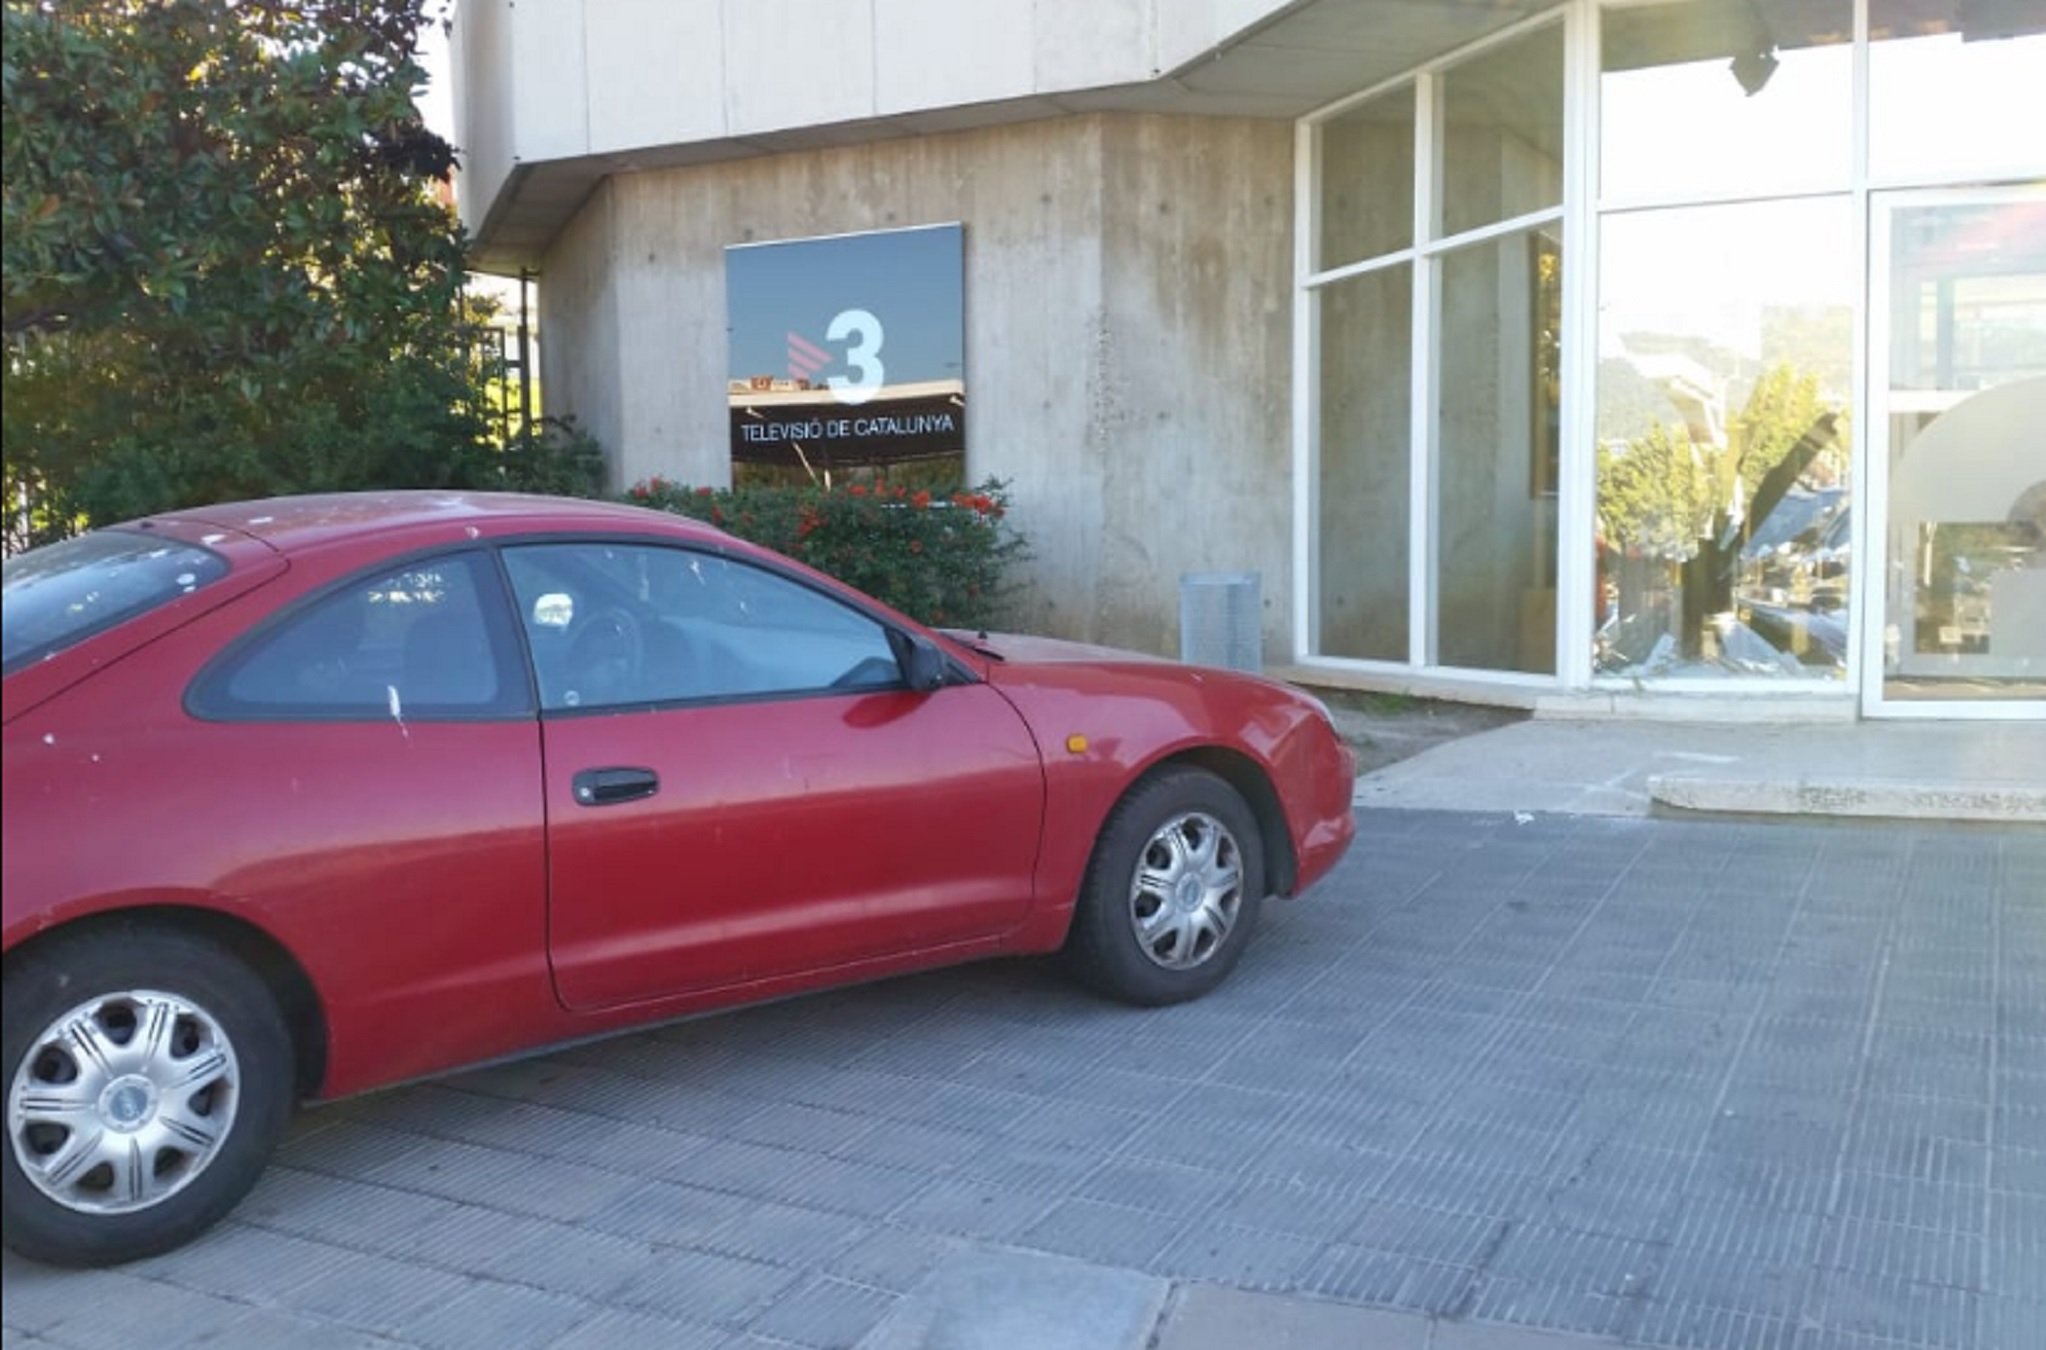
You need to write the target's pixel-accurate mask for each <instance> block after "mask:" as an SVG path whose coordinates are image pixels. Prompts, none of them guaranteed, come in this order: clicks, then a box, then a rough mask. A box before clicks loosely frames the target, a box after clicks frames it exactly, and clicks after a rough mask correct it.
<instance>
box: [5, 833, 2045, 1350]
mask: <svg viewBox="0 0 2046 1350" xmlns="http://www.w3.org/2000/svg"><path fill="white" fill-rule="evenodd" d="M4 1273H5V1298H4V1320H5V1324H6V1327H7V1334H6V1343H7V1345H8V1346H10V1347H12V1346H16V1345H19V1346H31V1345H41V1344H43V1343H45V1342H47V1343H49V1344H53V1345H58V1346H65V1347H76V1348H77V1350H93V1348H95V1347H102V1346H107V1347H112V1346H119V1347H123V1348H124V1350H125V1347H130V1346H134V1345H137V1344H147V1345H149V1346H150V1347H152V1350H174V1348H176V1347H183V1346H194V1345H200V1344H210V1345H219V1346H229V1347H243V1346H248V1347H259V1348H260V1347H267V1346H292V1347H297V1346H310V1347H314V1348H315V1350H320V1348H321V1347H352V1346H376V1347H381V1348H382V1350H390V1348H391V1347H392V1346H407V1347H413V1346H416V1347H431V1348H433V1350H461V1348H462V1347H476V1350H522V1347H542V1346H546V1347H564V1350H633V1347H640V1346H644V1347H659V1348H660V1350H713V1348H714V1350H739V1348H740V1347H746V1348H747V1350H769V1347H804V1348H806V1350H828V1348H830V1347H851V1346H857V1347H862V1350H1139V1347H1142V1346H1145V1345H1146V1344H1149V1343H1152V1342H1153V1338H1154V1337H1155V1345H1156V1347H1157V1350H1224V1348H1225V1347H1226V1348H1227V1350H1236V1348H1237V1347H1249V1350H1280V1348H1281V1347H1291V1348H1292V1350H1359V1348H1360V1347H1374V1346H1383V1347H1386V1348H1387V1350H1537V1347H1539V1348H1540V1350H1564V1347H1565V1346H1567V1345H1569V1344H1571V1343H1572V1342H1574V1343H1575V1344H1576V1345H1577V1346H1579V1347H1586V1346H1590V1345H1593V1344H1598V1345H1605V1346H1613V1345H1618V1344H1630V1345H1645V1346H1658V1347H1691V1348H1695V1350H2019V1348H2020V1347H2028V1346H2035V1345H2046V832H2041V831H2037V830H2032V829H2018V828H1995V829H1992V828H1966V827H1953V826H1902V827H1899V826H1892V825H1887V824H1885V825H1867V824H1771V823H1754V822H1725V821H1696V820H1644V819H1628V818H1614V817H1597V816H1577V817H1565V816H1540V817H1536V818H1534V819H1532V820H1529V821H1528V822H1526V823H1519V822H1517V821H1516V819H1515V818H1514V817H1513V816H1511V815H1458V814H1441V813H1430V812H1421V811H1382V812H1366V813H1364V815H1363V816H1362V819H1361V835H1360V838H1359V841H1358V844H1357V847H1356V849H1355V850H1354V851H1353V853H1352V855H1351V857H1350V858H1349V859H1348V860H1347V861H1346V862H1345V864H1344V865H1343V867H1342V868H1341V869H1339V871H1338V872H1337V874H1336V875H1335V876H1333V877H1332V878H1331V879H1330V880H1329V882H1328V883H1327V884H1326V885H1325V886H1324V887H1323V888H1321V889H1320V890H1319V891H1318V892H1317V893H1316V894H1315V895H1314V896H1313V897H1312V898H1310V899H1307V900H1304V901H1301V902H1299V903H1296V904H1283V905H1277V906H1274V907H1273V908H1272V909H1271V910H1270V911H1269V912H1268V915H1267V922H1266V923H1265V925H1264V926H1263V928H1262V930H1261V931H1260V933H1259V940H1258V941H1257V942H1256V943H1255V944H1254V945H1253V946H1252V947H1251V949H1250V951H1249V953H1248V956H1247V959H1246V960H1245V962H1244V964H1243V966H1242V967H1241V968H1240V969H1239V970H1238V971H1237V972H1236V974H1235V977H1234V978H1233V979H1232V980H1231V981H1230V982H1229V983H1228V984H1226V985H1225V986H1224V987H1223V988H1221V989H1220V990H1218V991H1217V992H1216V993H1215V994H1214V995H1212V996H1211V997H1209V998H1207V999H1204V1000H1202V1001H1200V1002H1198V1003H1195V1004H1191V1005H1187V1006H1184V1007H1180V1008H1172V1009H1163V1010H1156V1011H1149V1012H1141V1011H1135V1010H1130V1009H1125V1008H1119V1007H1113V1006H1110V1005H1107V1004H1103V1003H1101V1002H1098V1001H1096V1000H1094V999H1091V998H1089V997H1086V996H1085V995H1083V994H1080V993H1078V992H1076V991H1074V990H1073V989H1071V988H1069V987H1068V986H1067V985H1066V984H1065V983H1063V982H1062V981H1061V980H1059V979H1058V978H1056V977H1055V976H1054V975H1053V974H1052V973H1051V972H1050V971H1049V970H1047V969H1046V968H1045V966H1044V965H1043V964H1041V963H1024V962H1015V963H1009V964H998V965H983V966H978V967H968V968H964V969H960V970H956V971H948V972H943V973H939V974H934V975H930V976H924V977H919V978H915V979H909V980H900V981H894V982H890V983H885V984H879V985H875V986H872V987H869V988H865V989H859V990H852V991H845V992H840V993H835V994H830V995H823V996H818V997H814V998H809V999H802V1000H795V1001H791V1002H788V1003H784V1004H779V1005H776V1006H773V1007H768V1008H761V1009H756V1010H752V1011H748V1012H742V1013H737V1014H733V1015H730V1016H726V1017H720V1018H712V1019H706V1020H703V1021H700V1022H696V1023H691V1024H687V1025H683V1026H678V1027H673V1028H669V1029H667V1030H663V1031H658V1032H653V1033H647V1034H641V1035H636V1036H630V1037H625V1038H622V1039H616V1040H611V1041H606V1042H602V1043H597V1044H592V1045H587V1046H583V1047H580V1048H576V1049H572V1050H566V1051H562V1052H559V1053H556V1054H554V1055H551V1056H547V1057H545V1058H541V1059H537V1060H532V1061H528V1062H525V1063H521V1064H517V1065H512V1066H507V1067H500V1068H494V1069H488V1070H482V1071H477V1072H472V1073H469V1074H466V1075H462V1076H460V1077H457V1078H454V1079H450V1080H446V1081H443V1082H439V1083H434V1084H428V1085H425V1086H420V1087H415V1088H409V1089H404V1090H399V1091H393V1092H388V1093H383V1094H379V1095H376V1096H373V1097H369V1098H365V1099H361V1100H358V1101H354V1102H350V1103H344V1104H342V1105H341V1106H339V1107H335V1108H329V1109H327V1110H323V1111H320V1112H316V1113H313V1114H311V1115H309V1116H308V1117H306V1118H305V1119H304V1121H303V1122H302V1124H301V1126H300V1128H299V1129H298V1130H297V1132H296V1133H295V1136H294V1138H293V1139H292V1140H291V1141H290V1143H289V1144H288V1146H287V1147H286V1149H285V1150H284V1153H283V1156H282V1158H281V1160H280V1162H279V1164H278V1165H277V1166H276V1167H274V1168H273V1169H272V1171H271V1172H270V1174H269V1175H268V1176H267V1177H266V1178H265V1180H264V1182H263V1183H262V1185H261V1186H260V1187H259V1188H258V1190H257V1192H256V1193H255V1195H253V1196H252V1197H251V1198H250V1200H249V1201H248V1202H247V1203H245V1204H244V1206H243V1207H242V1208H241V1210H240V1211H239V1212H238V1213H237V1214H236V1215H235V1216H234V1217H233V1218H232V1219H231V1220H230V1221H229V1222H228V1223H226V1224H225V1225H223V1226H222V1227H221V1228H220V1229H219V1230H217V1231H216V1232H215V1233H214V1234H212V1235H210V1236H209V1237H208V1238H207V1239H205V1240H203V1241H201V1242H198V1243H196V1244H194V1245H192V1246H190V1247H188V1248H186V1249H184V1250H182V1251H179V1252H176V1253H173V1254H171V1255H168V1256H165V1257H161V1258H158V1259H155V1260H152V1261H147V1262H141V1263H137V1264H135V1265H133V1266H129V1267H126V1268H123V1269H121V1270H118V1271H112V1272H97V1273H76V1272H61V1271H51V1270H45V1269H40V1268H37V1267H32V1266H28V1265H26V1264H24V1263H22V1262H19V1261H16V1260H14V1259H12V1258H9V1259H8V1260H7V1261H6V1263H5V1266H4ZM1248 1328H1258V1329H1259V1330H1258V1331H1257V1333H1256V1334H1255V1335H1253V1334H1251V1333H1250V1332H1249V1331H1248V1330H1247V1329H1248ZM1061 1336H1063V1337H1065V1339H1059V1337H1061Z"/></svg>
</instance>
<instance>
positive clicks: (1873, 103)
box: [1868, 0, 2046, 180]
mask: <svg viewBox="0 0 2046 1350" xmlns="http://www.w3.org/2000/svg"><path fill="white" fill-rule="evenodd" d="M1868 27H1869V53H1868V75H1869V131H1868V154H1869V170H1870V172H1871V173H1872V174H1874V175H1875V176H1876V177H1877V178H1882V179H1889V180H1898V179H1909V178H1943V179H1953V178H1958V177H1961V176H1964V175H1969V174H1979V175H1981V176H1983V177H2003V176H2019V175H2024V176H2031V175H2037V174H2039V173H2042V172H2046V131H2042V130H2041V128H2042V127H2046V5H2040V4H2038V3H2037V2H2036V0H2030V2H2029V3H2028V2H2027V0H2004V3H1984V2H1983V0H1974V3H1970V0H1869V7H1868Z"/></svg>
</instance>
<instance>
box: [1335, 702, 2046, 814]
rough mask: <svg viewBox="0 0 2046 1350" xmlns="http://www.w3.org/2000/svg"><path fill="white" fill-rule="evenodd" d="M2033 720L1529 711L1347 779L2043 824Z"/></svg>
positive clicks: (2040, 733) (1431, 804)
mask: <svg viewBox="0 0 2046 1350" xmlns="http://www.w3.org/2000/svg"><path fill="white" fill-rule="evenodd" d="M2042 766H2046V723H2037V722H2031V723H2009V722H2007V723H1995V722H1839V723H1821V724H1810V725H1781V724H1767V723H1747V724H1727V723H1710V724H1699V723H1682V722H1649V721H1632V720H1612V721H1604V722H1596V721H1578V720H1569V719H1547V718H1539V717H1538V718H1535V719H1533V720H1531V721H1526V722H1516V723H1514V724H1512V725H1511V726H1506V727H1501V728H1499V729H1498V730H1495V731H1484V732H1480V733H1478V734H1477V735H1474V736H1468V737H1465V738H1464V739H1462V740H1457V741H1452V742H1450V743H1448V744H1446V745H1440V746H1437V747H1435V748H1433V749H1430V750H1426V751H1423V752H1422V753H1421V754H1419V755H1416V756H1415V757H1413V758H1411V759H1407V760H1403V761H1401V762H1400V763H1397V764H1393V765H1391V766H1390V767H1387V768H1384V769H1380V770H1378V771H1377V772H1376V773H1372V774H1367V775H1366V776H1365V777H1363V778H1361V779H1360V780H1358V784H1357V795H1356V800H1357V803H1358V805H1360V806H1389V807H1405V808H1413V809H1421V810H1462V811H1560V812H1584V813H1592V814H1603V815H1647V814H1650V813H1652V812H1653V811H1655V810H1657V809H1679V810H1689V811H1711V812H1725V813H1735V814H1779V815H1795V816H1815V815H1833V816H1878V817H1890V818H1899V819H1920V820H1941V819H1944V820H1977V821H2016V822H2032V823H2038V822H2046V767H2042Z"/></svg>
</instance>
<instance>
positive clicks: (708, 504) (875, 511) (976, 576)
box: [626, 477, 1027, 628]
mask: <svg viewBox="0 0 2046 1350" xmlns="http://www.w3.org/2000/svg"><path fill="white" fill-rule="evenodd" d="M626 500H627V501H630V502H633V503H635V504H637V505H640V506H652V507H657V508H659V509H661V510H664V511H673V512H675V513H676V514H678V515H684V516H689V517H691V518H693V519H696V520H702V521H708V522H709V523H710V524H712V525H715V526H717V527H718V528H720V529H722V530H725V531H726V532H728V533H730V534H734V535H737V536H738V537H739V538H741V539H745V540H748V541H750V542H752V543H756V544H761V545H763V546H765V547H767V548H771V549H773V550H774V551H775V552H777V553H783V554H786V555H788V556H789V557H791V558H794V559H796V560H797V561H799V562H802V563H806V564H808V565H809V566H811V567H814V568H816V569H817V570H818V571H820V572H824V573H826V574H828V575H830V576H833V577H836V578H838V579H839V580H840V581H843V582H845V583H846V584H847V585H849V586H854V587H857V588H858V589H860V590H862V591H865V592H866V593H867V594H868V595H871V596H873V597H874V598H875V599H877V600H880V601H882V602H884V603H886V604H889V605H893V606H894V607H895V608H896V609H899V610H901V611H902V612H903V613H905V614H907V615H909V616H910V617H911V618H913V619H916V620H918V621H920V622H923V623H928V624H938V625H942V626H945V627H948V628H985V627H988V626H990V625H992V624H993V623H994V622H995V621H996V620H997V618H998V617H999V615H1000V613H1001V607H1002V603H1003V601H1004V600H1005V599H1006V598H1007V596H1008V594H1009V591H1010V590H1011V589H1012V587H1013V585H1014V578H1013V577H1012V575H1011V573H1010V568H1011V566H1012V564H1014V563H1016V562H1018V561H1020V560H1021V559H1022V557H1023V556H1024V554H1025V553H1026V551H1027V550H1026V546H1025V543H1024V541H1023V539H1022V537H1021V536H1020V535H1018V534H1017V533H1016V532H1015V530H1014V529H1013V528H1011V527H1010V526H1009V525H1008V524H1007V523H1006V518H1007V515H1008V495H1007V493H1006V491H1005V485H1004V484H1003V483H1001V482H1000V481H998V480H996V479H989V480H988V481H987V482H985V483H982V484H981V485H980V486H979V487H977V488H974V489H972V490H970V491H965V492H955V493H952V494H951V495H949V496H943V495H933V494H932V493H930V492H928V491H921V490H920V491H916V492H912V491H910V490H909V489H908V488H904V487H888V486H870V485H867V484H864V483H854V484H851V485H850V486H843V487H835V488H820V487H781V486H754V487H740V488H707V487H706V488H692V487H688V486H685V485H682V484H678V483H670V482H668V481H667V480H666V479H663V478H658V477H656V478H649V479H647V480H646V481H644V482H641V483H637V484H635V485H634V486H633V487H632V489H631V490H630V491H629V492H627V493H626Z"/></svg>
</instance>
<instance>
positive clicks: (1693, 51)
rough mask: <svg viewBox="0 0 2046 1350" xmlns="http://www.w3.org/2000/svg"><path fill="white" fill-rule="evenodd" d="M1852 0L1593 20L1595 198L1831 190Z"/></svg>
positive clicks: (1695, 7) (1618, 12)
mask: <svg viewBox="0 0 2046 1350" xmlns="http://www.w3.org/2000/svg"><path fill="white" fill-rule="evenodd" d="M1853 33H1854V6H1853V4H1852V0H1801V2H1800V3H1798V4H1757V3H1755V2H1754V0H1679V2H1678V3H1672V4H1661V5H1645V6H1629V7H1627V8H1624V9H1609V10H1607V11H1605V13H1604V15H1603V26H1602V41H1603V59H1602V64H1603V67H1604V74H1603V76H1602V77H1601V79H1600V81H1599V192H1600V195H1601V196H1602V197H1604V198H1606V199H1607V200H1613V199H1620V198H1624V199H1627V200H1640V199H1644V198H1654V197H1693V198H1695V197H1703V196H1712V195H1719V194H1726V195H1732V194H1735V193H1753V194H1756V195H1760V194H1763V193H1768V192H1775V191H1781V190H1786V189H1796V190H1804V191H1810V190H1817V189H1826V188H1833V187H1843V188H1844V187H1845V186H1846V185H1847V178H1848V174H1849V171H1850V166H1851V155H1852V133H1853V110H1854V63H1853V47H1852V39H1853Z"/></svg>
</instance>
